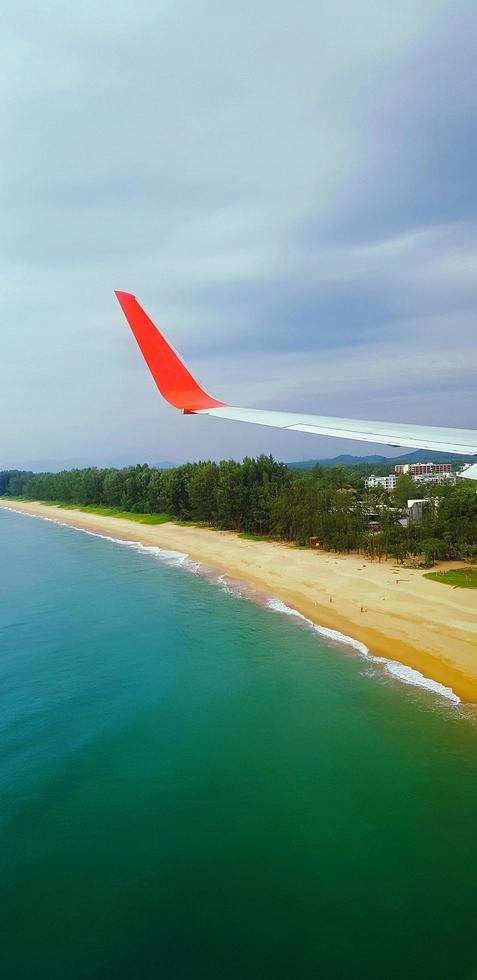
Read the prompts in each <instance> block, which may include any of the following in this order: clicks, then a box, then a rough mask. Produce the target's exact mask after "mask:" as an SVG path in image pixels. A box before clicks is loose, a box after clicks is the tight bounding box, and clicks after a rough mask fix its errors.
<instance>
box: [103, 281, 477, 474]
mask: <svg viewBox="0 0 477 980" xmlns="http://www.w3.org/2000/svg"><path fill="white" fill-rule="evenodd" d="M116 297H117V299H118V301H119V303H120V305H121V308H122V310H123V313H124V315H125V317H126V320H127V321H128V323H129V326H130V327H131V330H132V332H133V334H134V336H135V338H136V340H137V343H138V345H139V347H140V349H141V352H142V354H143V357H144V359H145V361H146V363H147V365H148V367H149V370H150V372H151V374H152V376H153V378H154V381H155V382H156V385H157V387H158V388H159V391H160V392H161V394H162V396H163V397H164V398H165V399H166V401H168V402H169V404H170V405H173V406H174V408H178V409H180V410H181V411H182V412H183V413H184V414H199V415H211V416H213V417H215V418H222V419H229V420H230V421H236V422H251V423H255V424H256V425H268V426H273V427H274V428H279V429H288V430H289V431H292V432H308V433H310V434H312V435H325V436H331V437H333V438H339V439H356V440H358V441H361V442H372V443H378V444H381V445H386V446H393V447H400V446H403V447H406V448H412V449H429V450H430V451H431V452H450V453H460V454H462V455H466V456H467V455H474V454H476V455H477V430H475V429H450V428H445V427H438V426H425V425H407V424H404V423H403V424H401V423H395V422H373V421H366V420H360V419H347V418H332V417H328V416H325V415H302V414H298V413H294V412H278V411H268V410H264V409H253V408H238V407H234V406H232V405H227V404H226V403H225V402H221V401H218V400H217V399H216V398H213V397H212V396H211V395H209V394H208V393H207V392H206V391H204V389H203V388H201V386H200V385H199V384H198V382H197V381H196V380H195V378H194V377H193V376H192V375H191V373H190V371H189V370H188V369H187V368H186V366H185V364H184V362H183V361H182V360H181V358H180V357H179V355H178V354H177V352H176V351H175V350H174V348H173V347H172V346H171V344H169V343H168V342H167V340H166V339H165V337H163V335H162V334H161V333H160V331H159V330H158V329H157V327H156V326H155V325H154V323H153V322H152V320H150V319H149V317H148V316H147V314H146V313H145V312H144V310H143V309H142V307H141V306H140V305H139V303H138V301H137V299H136V297H135V296H133V295H132V294H131V293H124V292H119V291H117V292H116ZM463 475H465V476H466V477H468V478H469V479H474V480H475V479H477V463H476V464H474V465H472V466H471V467H469V469H468V470H467V471H465V474H463Z"/></svg>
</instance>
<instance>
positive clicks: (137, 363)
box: [0, 0, 477, 467]
mask: <svg viewBox="0 0 477 980" xmlns="http://www.w3.org/2000/svg"><path fill="white" fill-rule="evenodd" d="M475 12H476V11H475V3H474V2H473V0H469V2H460V0H452V2H440V0H400V2H399V3H396V0H359V2H353V0H346V2H345V0H302V2H301V3H298V4H297V3H291V2H290V0H270V2H268V0H253V2H252V0H242V2H241V3H240V4H238V3H232V2H229V0H215V2H213V0H115V2H102V3H99V2H98V0H82V2H81V3H77V4H65V3H61V2H59V0H49V2H44V3H41V4H40V3H38V2H37V0H35V2H30V0H22V3H21V4H18V3H16V2H12V0H7V3H6V5H4V6H3V8H2V38H1V47H2V51H1V69H0V70H1V72H2V82H1V86H0V93H1V95H0V101H1V107H2V132H3V141H2V142H3V146H2V154H1V158H0V172H1V181H0V191H1V199H0V207H1V215H0V244H1V248H2V263H1V271H2V280H3V282H2V290H1V304H2V316H1V340H2V356H1V358H0V412H1V416H0V417H1V420H2V423H3V424H2V427H1V434H0V467H1V465H2V464H4V465H5V464H11V463H12V462H14V461H24V460H28V459H46V458H48V459H52V458H56V459H59V460H61V459H71V458H74V457H91V458H95V459H98V461H102V460H109V459H111V458H115V457H120V456H123V457H128V458H129V459H137V460H142V459H150V460H165V459H168V460H173V461H176V460H184V459H197V458H204V457H216V458H220V457H223V456H235V457H237V458H239V457H241V456H243V455H244V454H245V453H253V454H255V453H258V452H269V451H271V452H273V453H274V455H276V456H277V457H279V458H282V459H287V460H291V459H303V458H310V457H316V456H332V455H335V454H336V453H337V452H343V451H354V452H357V453H358V454H362V453H363V452H368V451H369V452H372V451H373V447H369V449H368V447H365V446H364V445H363V444H356V443H351V442H350V443H346V442H343V441H337V440H330V439H325V438H318V437H312V436H305V435H303V436H301V435H298V434H296V433H295V434H292V433H280V432H278V431H275V430H272V429H265V428H261V427H255V426H247V425H239V424H236V423H225V422H219V421H217V420H210V419H206V418H182V417H181V416H179V415H176V413H175V412H174V410H173V409H171V408H169V407H168V406H167V405H165V404H164V403H163V402H162V400H161V398H160V397H159V395H158V393H157V391H156V389H155V387H154V384H153V382H152V380H151V379H150V377H149V375H148V372H147V369H146V367H145V365H144V363H143V361H142V359H141V356H140V354H139V352H138V350H137V348H136V346H135V342H134V340H133V338H132V336H131V334H130V333H129V330H128V328H127V326H126V324H125V321H124V320H123V317H122V314H121V312H120V310H119V307H118V306H117V303H116V300H115V298H114V295H113V290H114V289H123V290H128V291H131V292H134V293H136V295H137V296H138V298H139V300H140V301H141V302H142V303H143V305H144V306H145V308H146V309H147V311H148V312H149V313H150V315H151V316H152V317H153V319H155V321H156V322H157V324H158V325H159V326H161V328H163V329H164V332H165V333H166V336H168V337H169V338H170V339H171V341H172V342H173V344H174V345H175V346H176V347H177V348H178V349H179V350H180V351H181V352H182V353H183V355H184V357H185V360H186V361H187V362H188V364H189V366H190V367H191V369H192V370H193V371H194V373H196V374H197V375H198V377H199V378H200V380H201V381H202V382H203V383H204V385H205V386H206V387H207V388H208V390H210V391H212V392H213V393H214V394H215V395H216V396H217V397H219V398H220V397H222V398H223V399H224V400H226V401H229V402H231V403H232V404H234V403H235V404H239V405H249V406H255V407H261V408H282V409H289V410H297V411H300V410H302V411H304V410H306V411H308V412H317V413H319V412H321V413H323V414H328V415H332V414H337V415H349V416H354V417H357V418H370V419H373V418H374V419H387V420H393V421H408V422H416V423H431V424H448V425H455V426H462V427H466V426H468V427H475V425H476V424H477V412H476V404H475V377H476V369H477V344H476V336H477V329H476V328H477V322H476V321H477V317H476V310H477V277H476V272H477V188H476V179H475V175H476V172H477V166H476V150H477V119H476V103H477V59H476V57H475V50H476V41H477V37H476V34H477V29H476V24H477V21H476V17H475ZM379 451H382V450H381V449H380V450H379Z"/></svg>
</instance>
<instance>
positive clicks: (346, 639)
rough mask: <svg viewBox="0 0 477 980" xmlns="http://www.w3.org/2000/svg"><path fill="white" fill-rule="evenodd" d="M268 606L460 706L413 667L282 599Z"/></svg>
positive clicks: (405, 681)
mask: <svg viewBox="0 0 477 980" xmlns="http://www.w3.org/2000/svg"><path fill="white" fill-rule="evenodd" d="M267 605H268V608H269V609H273V611H274V612H278V613H282V615H284V616H294V617H295V618H296V619H300V620H302V622H304V623H306V625H307V626H309V627H310V628H311V629H313V630H314V631H315V632H316V633H319V634H320V636H324V637H326V638H327V639H329V640H332V641H334V642H335V643H339V644H341V645H343V644H344V645H346V646H350V647H353V649H354V650H357V652H358V653H359V654H360V655H361V656H362V657H366V659H367V660H368V661H371V662H372V663H373V664H377V665H379V666H381V667H382V668H383V669H384V670H386V671H387V672H388V673H389V674H391V675H392V676H393V677H395V678H397V679H398V680H400V681H401V682H402V683H403V684H410V685H412V686H413V687H422V688H425V689H426V690H427V691H432V693H433V694H437V695H439V697H443V698H447V700H448V701H452V702H453V703H454V704H460V698H459V696H458V695H457V694H456V693H455V691H453V690H452V688H451V687H446V686H445V685H444V684H440V683H439V681H433V680H431V678H430V677H425V676H424V674H421V672H420V670H415V669H414V668H413V667H408V666H407V665H406V664H402V663H400V662H399V661H398V660H389V659H388V658H387V657H377V656H375V655H374V654H372V653H370V651H369V649H368V647H367V646H366V645H365V644H364V643H360V641H359V640H355V639H354V638H353V637H352V636H347V634H346V633H340V632H339V631H338V630H332V629H328V627H326V626H319V625H318V624H317V623H314V622H313V621H312V620H311V619H308V617H307V616H303V614H302V613H300V612H298V609H293V608H292V607H291V606H287V605H286V603H284V602H282V600H281V599H269V600H268V602H267Z"/></svg>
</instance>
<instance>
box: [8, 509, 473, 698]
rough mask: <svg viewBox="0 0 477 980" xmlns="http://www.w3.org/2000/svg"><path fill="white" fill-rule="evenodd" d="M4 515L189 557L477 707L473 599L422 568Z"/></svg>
mask: <svg viewBox="0 0 477 980" xmlns="http://www.w3.org/2000/svg"><path fill="white" fill-rule="evenodd" d="M0 507H6V508H8V509H11V510H15V511H16V512H21V513H25V514H30V515H32V516H35V517H43V518H48V519H50V520H54V521H57V522H59V523H61V524H66V525H69V526H72V527H76V528H78V529H80V530H85V531H90V532H92V533H96V534H101V535H103V536H106V537H111V538H114V539H116V540H121V541H128V542H131V543H132V542H139V543H140V544H142V545H144V546H145V547H157V548H161V549H166V550H168V551H170V552H177V553H181V554H186V555H187V556H188V557H189V558H190V559H192V560H193V561H196V562H200V563H201V564H203V565H207V566H209V567H212V568H215V569H218V570H219V571H221V572H223V573H225V575H226V576H229V577H230V578H231V579H235V580H238V581H241V582H245V583H247V584H248V585H249V586H251V587H252V588H253V589H256V590H257V591H258V592H261V593H263V594H268V595H271V596H274V597H276V598H277V599H279V600H280V601H281V602H282V603H283V604H284V605H285V606H286V607H287V608H289V609H292V610H296V611H297V612H298V613H300V614H301V615H302V616H303V617H304V618H305V619H306V620H309V621H311V623H314V624H316V625H317V626H319V627H321V628H324V629H325V630H331V631H335V633H336V634H340V635H344V636H345V637H346V636H349V637H352V638H353V640H354V641H357V643H358V644H361V645H362V646H363V647H365V648H367V649H368V650H369V651H370V652H371V654H372V656H373V657H376V658H383V659H384V660H386V661H389V662H391V663H394V664H396V663H398V664H402V665H404V667H408V668H411V669H412V670H415V671H418V672H419V673H420V674H422V675H423V676H424V677H425V678H429V679H431V681H435V682H436V683H437V684H439V685H442V686H443V687H444V688H450V689H451V691H453V692H454V693H455V695H457V696H458V698H460V699H461V700H462V701H464V702H472V703H476V702H477V596H476V594H475V592H474V591H473V590H471V589H469V590H465V589H450V588H449V589H444V588H443V586H442V585H440V584H439V583H437V582H433V581H431V580H429V579H426V578H424V575H423V573H422V572H421V571H420V570H417V569H407V568H402V567H400V566H397V565H396V564H395V563H393V562H390V561H382V562H377V561H376V562H371V561H369V560H367V559H365V558H363V557H361V556H356V555H335V554H329V553H324V552H320V551H311V550H302V549H299V548H295V547H291V546H288V545H286V544H280V543H275V542H267V541H251V540H244V539H242V538H240V537H239V536H238V535H237V534H235V533H233V532H230V531H213V530H209V529H207V528H197V527H193V526H190V527H189V526H186V527H184V526H180V525H178V524H175V523H173V522H169V523H165V524H160V525H146V524H136V523H134V524H133V523H132V522H130V521H128V520H127V519H123V518H117V517H104V516H101V515H98V514H90V513H83V512H81V511H78V510H68V509H65V508H63V507H61V508H60V507H55V506H50V505H47V504H42V503H39V502H24V501H21V502H17V501H9V500H8V499H2V500H0ZM395 674H396V676H397V671H395Z"/></svg>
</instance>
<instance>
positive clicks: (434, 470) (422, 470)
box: [394, 463, 452, 476]
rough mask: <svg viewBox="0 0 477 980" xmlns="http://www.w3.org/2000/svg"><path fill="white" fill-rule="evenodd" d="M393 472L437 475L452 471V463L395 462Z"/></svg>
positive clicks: (413, 474)
mask: <svg viewBox="0 0 477 980" xmlns="http://www.w3.org/2000/svg"><path fill="white" fill-rule="evenodd" d="M394 472H395V473H397V474H402V473H409V475H410V476H437V475H443V474H445V473H452V463H397V464H396V466H395V467H394Z"/></svg>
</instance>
